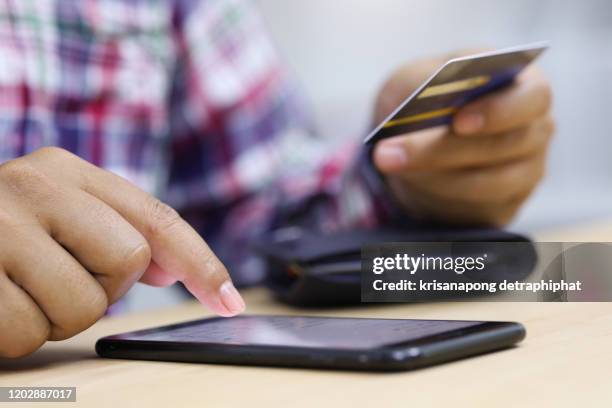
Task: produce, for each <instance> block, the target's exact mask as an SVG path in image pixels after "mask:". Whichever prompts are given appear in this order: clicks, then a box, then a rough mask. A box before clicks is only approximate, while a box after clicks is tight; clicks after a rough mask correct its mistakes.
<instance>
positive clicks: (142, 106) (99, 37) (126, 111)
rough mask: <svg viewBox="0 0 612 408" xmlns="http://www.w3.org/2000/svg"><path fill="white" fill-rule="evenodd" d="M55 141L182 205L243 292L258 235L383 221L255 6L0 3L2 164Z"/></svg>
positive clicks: (185, 0)
mask: <svg viewBox="0 0 612 408" xmlns="http://www.w3.org/2000/svg"><path fill="white" fill-rule="evenodd" d="M48 145H55V146H60V147H62V148H65V149H67V150H70V151H72V152H74V153H76V154H78V155H79V156H81V157H83V158H84V159H86V160H88V161H90V162H91V163H93V164H95V165H97V166H100V167H103V168H105V169H107V170H110V171H112V172H115V173H117V174H119V175H121V176H123V177H125V178H127V179H129V180H131V181H132V182H134V183H136V184H138V185H139V186H141V187H142V188H144V189H145V190H147V191H149V192H151V193H154V194H157V195H158V196H160V197H161V198H162V199H164V200H165V201H167V202H168V203H169V204H171V205H172V206H174V207H176V208H177V209H179V211H180V212H181V213H182V214H183V216H184V217H185V218H186V219H187V220H188V221H189V222H191V223H192V225H194V227H195V228H196V229H197V230H198V231H199V232H200V233H201V234H202V235H203V237H204V238H205V239H206V241H207V242H208V243H209V244H210V245H211V247H212V248H213V250H215V252H216V253H217V254H218V255H219V257H220V258H221V259H222V260H223V261H224V262H225V263H226V265H228V267H229V268H230V271H231V272H232V274H233V275H234V278H235V279H236V280H237V281H238V283H239V284H243V285H244V284H251V283H255V282H257V281H258V280H259V279H260V278H261V273H262V268H261V267H260V265H258V264H257V261H256V259H255V257H253V256H252V254H251V253H250V251H249V245H248V243H249V241H251V240H252V239H254V238H256V237H257V236H258V235H259V234H261V233H263V232H265V231H268V230H271V229H273V228H278V227H282V226H286V225H292V224H300V225H307V226H308V227H310V228H316V229H318V230H322V231H332V230H337V229H340V228H348V227H351V226H357V225H359V226H371V225H374V224H376V223H377V222H380V220H381V217H383V216H384V214H385V211H384V210H383V209H382V208H381V207H380V206H379V205H378V202H379V201H377V203H376V205H375V202H374V201H373V199H372V198H373V196H374V194H373V193H372V188H374V187H372V186H371V184H370V183H368V182H366V181H365V179H364V176H363V175H362V174H360V173H361V171H362V169H364V168H365V166H361V165H356V164H355V165H352V163H356V160H354V159H355V158H356V157H357V156H359V155H358V154H357V153H358V151H357V150H356V147H355V146H356V144H353V145H352V146H342V147H340V146H330V144H329V142H326V143H323V141H322V140H320V139H318V138H316V137H314V136H313V132H312V129H311V127H310V123H309V120H308V116H307V115H306V114H305V109H304V106H303V104H302V101H301V100H300V99H299V96H298V95H297V93H296V92H295V89H294V87H293V86H292V83H291V78H290V77H289V76H288V74H287V72H286V71H285V70H284V67H283V65H282V64H281V61H280V60H279V57H278V55H277V52H276V50H275V48H274V46H273V45H272V43H271V42H270V39H269V38H268V36H267V33H266V31H265V29H264V26H263V24H262V21H261V19H260V17H259V15H258V14H257V12H256V10H255V9H254V6H253V5H252V4H251V3H250V2H249V1H248V0H202V1H195V0H194V1H191V0H175V1H171V0H165V1H164V0H0V163H2V162H4V161H6V160H10V159H12V158H15V157H18V156H21V155H24V154H28V153H30V152H32V151H33V150H36V149H38V148H40V147H42V146H48Z"/></svg>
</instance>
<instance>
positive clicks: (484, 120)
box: [366, 43, 555, 226]
mask: <svg viewBox="0 0 612 408" xmlns="http://www.w3.org/2000/svg"><path fill="white" fill-rule="evenodd" d="M545 48H546V46H545V44H542V43H540V44H532V45H528V46H521V47H514V48H511V49H506V50H502V51H494V52H487V53H481V54H477V55H472V56H467V57H461V58H456V59H451V60H450V61H448V62H446V63H444V62H443V61H445V60H446V59H447V58H439V57H433V58H429V59H423V60H419V61H414V62H411V63H408V64H405V65H402V66H400V67H399V68H398V69H396V70H395V71H394V73H393V74H392V75H391V76H390V77H389V78H388V79H387V81H386V82H385V84H384V85H383V86H382V88H381V90H380V92H379V93H378V97H377V102H376V104H375V109H374V116H375V118H376V121H377V122H379V123H380V124H379V125H378V126H377V127H376V128H375V129H374V130H373V131H372V133H371V134H370V135H369V136H368V137H367V139H366V144H367V146H368V149H369V151H370V152H371V159H372V164H373V165H374V168H375V169H376V170H377V172H378V173H379V174H380V175H381V176H382V179H381V181H383V188H385V191H386V192H388V193H389V194H390V196H391V199H392V202H393V203H394V204H395V206H396V207H398V209H400V210H403V211H400V212H398V213H397V214H398V216H406V217H407V218H408V219H416V220H421V221H433V222H436V223H440V222H442V223H445V224H459V225H465V226H467V225H474V226H476V225H478V226H490V225H495V226H502V225H505V224H506V223H508V222H509V221H510V220H511V219H512V218H513V216H514V215H515V214H516V213H517V211H518V209H519V208H520V207H521V204H522V203H523V202H524V201H525V200H526V199H527V197H529V195H530V194H531V192H532V191H533V190H534V188H535V187H536V186H537V185H538V183H539V181H540V180H541V179H542V177H543V176H544V174H545V169H546V154H547V151H548V147H549V145H550V140H551V137H552V135H553V134H554V129H555V122H554V119H553V118H552V116H551V112H550V108H551V103H552V91H551V87H550V84H549V81H548V79H547V78H546V75H545V74H544V73H543V72H542V71H541V70H540V69H538V67H537V66H535V65H530V62H532V61H533V60H534V59H535V58H536V57H537V56H538V55H539V54H540V53H541V52H542V51H543V50H544V49H545ZM528 65H529V66H528ZM439 66H441V68H438V69H437V70H436V67H439ZM431 72H434V74H433V75H431ZM428 75H430V76H429V79H427V80H425V81H423V79H422V78H426V77H427V76H428ZM406 95H409V96H408V98H406ZM389 112H391V113H390V114H389Z"/></svg>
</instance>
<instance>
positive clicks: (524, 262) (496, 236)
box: [254, 227, 537, 307]
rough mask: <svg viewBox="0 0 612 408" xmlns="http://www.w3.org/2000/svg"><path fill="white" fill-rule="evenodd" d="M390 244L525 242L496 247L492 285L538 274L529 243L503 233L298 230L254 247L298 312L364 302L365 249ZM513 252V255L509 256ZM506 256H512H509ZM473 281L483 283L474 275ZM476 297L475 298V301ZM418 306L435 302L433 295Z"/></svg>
mask: <svg viewBox="0 0 612 408" xmlns="http://www.w3.org/2000/svg"><path fill="white" fill-rule="evenodd" d="M385 242H522V243H524V245H521V247H520V254H517V253H516V249H514V250H512V249H511V250H507V249H504V248H506V247H504V246H503V245H502V246H497V248H499V249H498V250H497V251H498V252H499V253H497V254H494V255H495V256H494V257H493V258H495V259H496V260H497V261H495V262H497V263H495V262H494V263H493V264H492V265H489V267H488V268H487V274H488V276H487V279H489V280H490V279H491V276H495V277H496V278H497V279H500V280H501V279H512V280H522V279H524V278H525V277H527V276H528V275H529V274H530V273H531V271H532V270H533V269H534V267H535V264H536V261H537V254H536V252H535V249H534V247H533V245H532V244H531V242H530V241H529V239H527V238H526V237H524V236H522V235H518V234H514V233H510V232H507V231H503V230H498V229H449V228H427V229H410V230H404V229H390V228H387V229H376V230H351V231H343V232H339V233H335V234H327V235H322V234H320V233H314V232H311V231H308V230H305V229H300V228H297V227H290V228H285V229H281V230H277V231H274V232H272V233H270V234H268V235H266V236H264V237H262V238H261V239H259V240H258V242H257V243H256V244H255V245H254V249H255V251H256V252H257V253H258V254H259V255H260V256H261V257H262V258H263V259H264V260H265V262H266V264H267V275H266V280H265V284H266V286H268V287H269V288H270V289H271V290H272V291H273V292H274V293H275V294H276V296H277V297H278V299H280V300H281V301H283V302H286V303H289V304H292V305H296V306H313V307H320V306H339V305H352V304H359V303H360V302H361V247H362V246H364V245H371V244H381V243H385ZM508 251H509V252H508ZM506 252H507V253H506ZM468 278H471V279H474V280H479V279H480V277H479V276H477V273H475V275H474V276H468ZM472 296H473V295H472ZM411 300H414V301H415V302H418V301H435V300H442V299H440V298H432V295H431V294H422V295H419V294H418V293H416V294H415V295H414V299H411Z"/></svg>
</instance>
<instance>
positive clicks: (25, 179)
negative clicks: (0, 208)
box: [0, 157, 55, 200]
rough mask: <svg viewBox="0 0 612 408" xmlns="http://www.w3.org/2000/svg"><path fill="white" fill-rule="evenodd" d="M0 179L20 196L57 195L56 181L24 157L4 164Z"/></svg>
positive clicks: (40, 198)
mask: <svg viewBox="0 0 612 408" xmlns="http://www.w3.org/2000/svg"><path fill="white" fill-rule="evenodd" d="M0 180H1V181H2V182H3V184H4V185H5V186H6V187H8V189H9V190H10V191H11V192H13V193H14V194H16V195H17V196H20V197H36V198H37V199H38V200H45V199H46V198H50V197H52V196H53V195H55V194H54V191H55V183H53V181H52V180H51V179H50V178H49V176H47V175H46V174H45V173H44V172H43V171H41V170H39V169H38V168H36V166H34V165H33V164H32V163H30V161H28V160H26V159H25V158H23V157H22V158H19V159H15V160H11V161H9V162H6V163H4V164H2V165H1V166H0Z"/></svg>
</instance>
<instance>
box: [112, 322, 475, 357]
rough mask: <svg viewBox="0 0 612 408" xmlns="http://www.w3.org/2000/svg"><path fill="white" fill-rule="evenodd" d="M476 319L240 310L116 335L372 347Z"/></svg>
mask: <svg viewBox="0 0 612 408" xmlns="http://www.w3.org/2000/svg"><path fill="white" fill-rule="evenodd" d="M483 323H484V322H478V321H447V320H403V319H356V318H325V317H298V316H238V317H233V318H219V319H208V320H202V321H198V322H192V323H189V324H184V325H174V326H169V327H166V328H160V329H153V330H146V331H142V332H135V333H128V334H125V335H119V336H117V337H118V338H120V339H122V340H142V341H160V342H174V343H215V344H226V345H249V346H253V345H261V346H286V347H307V348H323V349H330V348H331V349H346V350H351V349H370V348H379V347H381V346H385V345H390V344H397V343H401V342H405V341H410V340H417V339H420V338H424V337H428V336H432V335H436V334H440V333H445V332H448V331H453V330H457V329H464V328H467V327H472V326H477V325H480V324H483Z"/></svg>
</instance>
